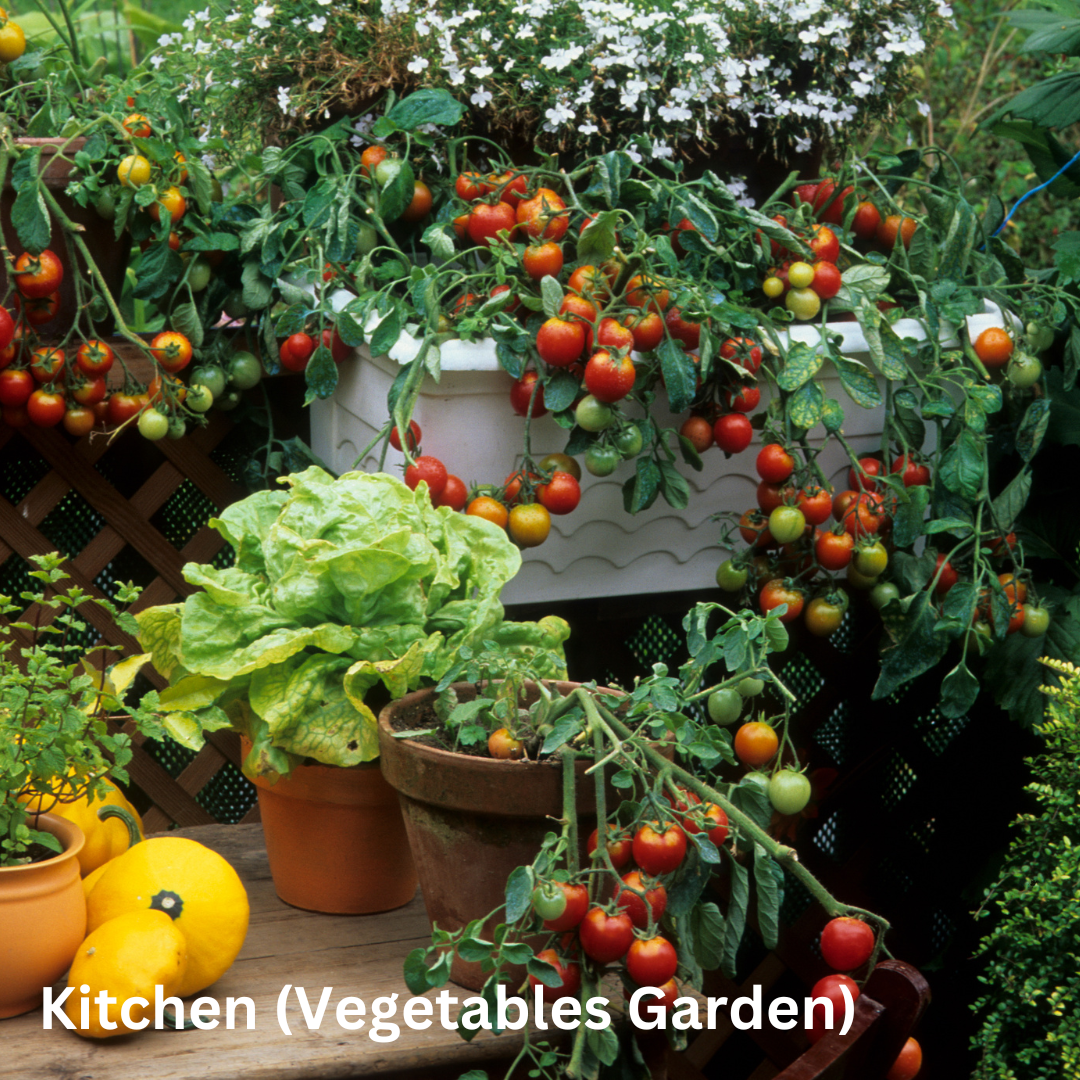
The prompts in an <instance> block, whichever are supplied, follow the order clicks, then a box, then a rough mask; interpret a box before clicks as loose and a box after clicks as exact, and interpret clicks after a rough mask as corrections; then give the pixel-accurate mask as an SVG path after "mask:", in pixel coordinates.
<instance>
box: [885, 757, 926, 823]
mask: <svg viewBox="0 0 1080 1080" xmlns="http://www.w3.org/2000/svg"><path fill="white" fill-rule="evenodd" d="M917 779H918V776H916V774H915V770H914V769H913V768H912V767H911V766H910V765H909V764H908V763H907V762H906V761H905V760H904V759H903V757H901V755H900V754H899V753H897V751H895V750H893V751H892V753H891V754H890V755H889V760H888V762H887V764H886V765H885V782H884V785H883V786H882V789H881V798H882V801H883V802H884V803H885V806H886V807H887V808H888V809H889V810H895V809H896V808H897V807H898V806H899V805H900V803H901V802H902V801H903V798H904V796H905V795H906V794H907V793H908V792H909V791H910V790H911V789H912V788H913V787H914V786H915V781H916V780H917Z"/></svg>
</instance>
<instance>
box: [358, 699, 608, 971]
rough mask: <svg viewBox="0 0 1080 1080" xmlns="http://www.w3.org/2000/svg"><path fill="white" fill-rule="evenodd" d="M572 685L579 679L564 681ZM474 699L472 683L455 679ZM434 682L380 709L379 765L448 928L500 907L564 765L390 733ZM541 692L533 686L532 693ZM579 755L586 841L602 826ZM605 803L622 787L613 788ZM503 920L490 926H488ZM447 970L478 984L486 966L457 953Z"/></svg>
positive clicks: (538, 839)
mask: <svg viewBox="0 0 1080 1080" xmlns="http://www.w3.org/2000/svg"><path fill="white" fill-rule="evenodd" d="M557 685H558V687H559V690H560V692H562V693H567V692H569V691H570V690H571V689H573V688H574V687H575V686H577V685H578V684H577V683H558V684H557ZM454 689H455V690H456V691H457V694H458V698H459V699H460V700H462V701H468V700H471V699H472V698H473V697H475V696H476V688H475V687H474V686H473V685H472V684H471V683H457V684H455V686H454ZM431 696H432V691H431V690H418V691H416V692H415V693H412V694H407V695H406V696H405V697H403V698H401V699H399V700H398V701H395V702H391V704H389V705H387V706H386V708H385V709H383V711H382V713H381V714H380V716H379V752H380V760H381V762H382V768H383V775H384V776H385V777H386V779H387V780H388V781H389V782H390V784H391V785H392V786H393V787H395V788H397V792H398V796H399V798H400V799H401V809H402V812H403V813H404V815H405V828H406V829H407V830H408V833H409V845H410V846H411V847H412V852H413V858H414V859H415V860H416V866H417V869H418V870H419V872H420V889H421V891H422V893H423V895H424V905H425V907H426V908H427V913H428V918H429V919H430V920H431V921H432V923H433V924H434V923H437V924H438V925H439V927H440V928H441V929H443V930H458V929H460V928H461V927H462V926H465V925H466V924H467V923H469V922H471V921H472V920H473V919H477V918H480V917H481V916H483V915H486V914H487V913H488V912H489V911H492V910H493V909H494V908H496V907H498V906H499V905H500V904H501V903H502V901H503V898H504V896H505V893H506V879H507V878H508V877H509V876H510V874H511V872H512V871H513V870H514V869H515V868H517V867H518V866H527V865H528V864H530V863H531V862H532V861H533V859H534V858H535V857H536V854H537V852H538V851H539V850H540V845H541V844H542V843H543V840H544V837H545V836H546V835H547V833H549V832H551V831H553V830H557V829H558V825H557V824H556V822H555V821H553V820H552V818H555V819H558V818H561V817H562V767H561V765H560V764H559V763H558V762H557V761H542V762H537V761H497V760H495V759H494V758H489V757H476V756H473V755H469V754H455V753H452V752H450V751H448V750H439V749H436V748H434V747H430V746H423V745H421V744H419V743H417V742H415V741H414V740H411V739H397V738H394V735H393V732H394V726H393V720H394V717H395V716H396V715H397V714H398V713H399V712H400V711H402V710H403V709H407V708H409V707H410V706H413V705H416V704H418V703H422V702H424V701H426V700H428V699H430V698H431ZM531 700H535V695H533V697H532V698H531ZM588 764H589V763H588V762H581V763H579V773H578V784H577V811H578V825H579V830H580V835H581V840H582V844H583V845H584V842H585V840H586V839H587V838H588V836H589V833H590V832H591V831H592V830H593V829H594V828H595V827H596V791H595V785H594V784H593V781H592V779H591V778H587V777H584V771H585V769H586V768H588ZM609 793H610V794H609V801H608V806H609V807H611V806H612V805H613V804H614V801H615V799H616V795H615V792H614V789H610V788H609ZM499 921H500V920H499V919H495V920H493V921H492V922H491V924H490V925H489V926H488V927H487V928H486V930H487V933H488V936H489V937H490V934H491V932H492V928H493V927H494V925H495V924H496V923H498V922H499ZM450 978H451V979H452V980H453V981H454V982H456V983H457V984H458V985H459V986H464V987H467V988H468V989H470V990H479V989H480V988H481V987H482V986H483V984H484V982H485V980H486V978H487V976H486V975H485V974H484V973H483V972H482V971H481V970H480V964H479V963H466V962H465V961H463V960H462V959H461V958H460V957H457V956H455V957H454V963H453V967H452V969H451V973H450Z"/></svg>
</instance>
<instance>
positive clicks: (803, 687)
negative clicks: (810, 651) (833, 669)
mask: <svg viewBox="0 0 1080 1080" xmlns="http://www.w3.org/2000/svg"><path fill="white" fill-rule="evenodd" d="M780 679H781V681H782V682H783V683H784V685H785V686H786V687H787V688H788V689H789V690H790V691H791V692H792V693H793V694H794V695H795V697H796V698H797V699H798V700H797V703H796V708H797V709H803V708H806V706H807V705H809V704H810V702H811V701H813V700H814V697H815V696H816V694H817V692H818V691H819V690H820V689H821V688H822V687H823V686H824V685H825V676H824V675H822V674H821V672H820V671H818V669H817V668H816V667H814V665H813V664H812V663H811V661H810V660H809V658H808V657H807V656H806V655H805V654H804V653H795V655H794V656H792V658H791V659H790V660H789V661H788V662H787V663H786V664H785V665H784V668H783V670H782V671H781V672H780Z"/></svg>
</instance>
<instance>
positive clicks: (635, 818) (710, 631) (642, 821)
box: [405, 604, 888, 1077]
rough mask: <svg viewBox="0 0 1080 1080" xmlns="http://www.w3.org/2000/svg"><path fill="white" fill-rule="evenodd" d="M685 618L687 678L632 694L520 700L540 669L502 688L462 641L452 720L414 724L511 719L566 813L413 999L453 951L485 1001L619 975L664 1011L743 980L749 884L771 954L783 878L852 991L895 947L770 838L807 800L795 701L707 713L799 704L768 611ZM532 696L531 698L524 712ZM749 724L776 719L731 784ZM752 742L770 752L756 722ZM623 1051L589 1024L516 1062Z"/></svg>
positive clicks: (591, 1068)
mask: <svg viewBox="0 0 1080 1080" xmlns="http://www.w3.org/2000/svg"><path fill="white" fill-rule="evenodd" d="M684 626H685V628H686V630H687V644H688V651H689V659H688V661H687V662H686V663H685V664H684V665H683V666H682V667H681V668H680V669H679V671H678V672H677V674H674V673H672V674H669V672H668V670H667V669H666V667H664V665H656V667H655V669H654V673H653V675H651V676H650V677H648V678H645V679H640V680H638V681H636V682H635V685H634V687H633V688H632V689H631V690H629V691H627V692H626V693H621V692H618V691H613V690H599V689H597V688H596V687H595V686H594V685H589V686H584V687H579V688H577V689H573V690H571V691H570V692H569V693H567V694H565V695H564V694H562V693H560V692H559V690H558V689H557V687H556V685H555V684H553V683H550V682H548V681H545V680H539V681H536V682H534V683H533V684H532V685H533V687H534V691H533V693H532V695H531V697H528V698H527V697H526V696H525V688H526V682H525V680H526V679H528V678H529V676H530V675H531V674H532V671H531V669H530V668H529V667H527V666H524V665H521V664H514V663H512V662H511V664H510V671H509V675H508V677H507V678H506V679H505V680H503V681H492V680H489V679H488V678H487V675H488V674H489V667H490V666H492V665H494V663H495V662H496V660H497V659H500V660H501V662H502V666H503V668H504V670H505V669H506V664H507V658H506V656H505V650H499V649H498V648H496V647H495V646H494V645H492V646H491V647H490V648H489V649H488V650H487V651H482V652H480V653H477V654H476V655H472V654H469V655H464V652H465V650H463V657H462V660H461V662H460V663H459V664H458V665H457V666H456V667H455V668H454V669H453V670H451V671H449V672H448V673H447V674H446V676H445V677H444V679H443V681H442V682H441V683H440V684H439V685H438V686H437V687H436V693H437V695H438V698H437V704H436V714H437V716H439V717H440V719H441V721H442V726H441V728H429V729H425V730H424V731H422V732H412V733H411V734H413V735H417V734H423V735H426V736H432V735H435V736H436V737H438V738H441V739H442V740H443V741H444V742H445V745H447V746H448V747H450V748H456V749H459V750H460V749H468V748H469V747H474V748H475V747H478V746H480V745H482V741H483V739H484V738H485V737H486V736H487V733H488V732H489V731H490V730H491V729H492V727H493V726H494V725H499V728H498V730H499V731H500V732H505V731H507V730H508V728H509V729H510V734H511V735H512V737H514V738H516V739H517V740H518V741H519V742H520V744H521V745H522V747H523V748H524V751H525V753H526V755H527V756H528V757H530V758H533V759H541V758H544V757H554V758H556V759H557V760H558V761H559V762H560V763H561V766H562V770H563V772H562V775H563V819H562V823H561V827H560V828H559V830H558V831H557V832H555V831H553V832H551V833H550V834H549V835H548V836H547V838H546V839H545V841H544V842H543V844H542V846H541V849H540V851H539V852H538V854H537V856H536V858H535V859H534V861H533V862H532V864H531V865H529V866H521V867H518V868H517V869H516V870H515V871H514V872H513V873H512V874H511V876H510V878H509V880H508V882H507V885H506V893H505V902H504V904H503V905H501V906H500V907H499V908H497V909H496V910H495V911H492V912H476V913H475V918H474V919H473V920H472V921H470V922H469V923H468V924H467V925H466V926H464V927H462V928H461V929H460V930H456V931H449V930H442V929H438V928H436V929H435V930H434V931H433V936H432V944H431V946H430V948H421V949H417V950H415V951H414V952H413V953H412V954H411V955H410V956H409V958H408V960H407V961H406V964H405V977H406V981H407V984H408V986H409V989H410V990H411V991H412V992H413V993H423V992H425V991H427V990H429V989H431V988H432V987H437V986H441V985H443V984H444V983H445V982H446V980H447V978H448V977H449V974H450V965H451V962H452V958H453V955H454V953H455V952H456V953H457V954H458V955H461V956H463V957H466V958H467V959H469V960H470V961H473V962H479V963H480V964H481V967H482V970H483V972H484V973H485V975H486V976H487V981H486V983H485V985H484V987H483V989H482V991H481V996H482V998H483V999H484V1000H486V1001H487V1002H488V1003H489V1005H493V1004H494V1003H495V1001H496V1000H497V988H498V987H499V985H500V984H502V985H503V987H504V992H506V991H509V992H512V993H519V992H522V991H524V990H525V989H526V987H528V988H529V989H530V990H531V991H532V992H533V993H539V994H540V995H541V996H542V997H543V999H544V1000H545V1001H556V1000H558V999H559V998H561V997H565V996H573V997H580V999H581V1000H582V1002H584V1001H585V1000H587V999H589V998H591V997H595V996H597V995H598V994H600V993H601V991H602V985H601V984H602V981H603V980H604V978H605V977H606V976H609V975H616V976H617V977H618V979H619V980H620V981H621V984H622V986H623V988H624V989H625V990H626V992H627V994H632V993H633V992H634V991H635V990H637V989H638V988H640V987H655V988H656V989H657V990H658V992H659V994H660V995H661V996H660V999H659V1000H660V1002H661V1005H662V1007H664V1008H667V1009H670V1008H672V1007H674V1006H675V1005H676V1003H677V1001H678V999H679V998H680V997H682V996H683V994H684V992H685V991H686V990H687V989H689V988H696V989H698V990H700V988H701V986H702V978H703V973H704V972H705V971H707V970H711V969H713V968H720V969H721V970H723V971H725V972H726V973H727V974H728V975H729V976H730V975H732V974H733V972H734V964H735V957H736V954H737V951H738V948H739V943H740V941H741V940H742V937H743V933H744V930H745V926H746V920H747V916H748V908H749V904H750V882H751V880H753V883H754V886H755V888H754V894H755V896H756V901H755V903H756V918H757V923H758V926H759V928H760V930H761V933H762V936H763V938H764V941H765V945H766V947H769V948H772V947H775V945H776V941H777V935H778V933H779V908H780V904H781V902H782V899H783V893H784V886H785V880H786V878H787V877H788V876H789V875H790V876H792V877H794V878H796V879H797V880H798V881H799V882H800V883H801V884H802V885H803V886H805V887H806V888H807V889H808V890H809V891H810V893H811V894H812V895H813V896H814V898H815V900H817V902H818V903H819V904H821V905H822V907H823V908H824V910H825V912H826V913H827V914H828V915H829V916H830V917H831V921H829V922H828V923H827V924H826V926H825V931H824V932H823V935H822V943H821V952H822V955H823V956H824V958H825V961H826V962H827V964H831V965H833V966H834V967H836V966H838V965H839V966H841V967H842V969H843V970H844V971H845V972H847V973H848V974H847V975H845V978H847V979H848V982H849V984H850V985H851V986H853V987H855V988H856V989H855V993H857V992H858V989H857V988H858V982H857V980H860V979H863V978H865V976H866V975H867V974H868V972H869V971H870V970H872V969H873V967H874V964H875V963H876V961H877V959H878V958H879V957H880V956H881V955H882V954H884V953H886V950H885V945H884V935H885V932H886V931H887V930H888V924H887V923H886V922H885V921H884V920H882V919H881V918H879V917H878V916H876V915H874V914H872V913H870V912H867V911H863V910H860V909H857V908H854V907H851V906H850V905H846V904H844V903H843V902H841V901H840V900H838V899H836V898H835V897H833V896H831V895H830V894H829V893H828V892H827V891H826V890H825V889H824V888H823V887H822V886H821V884H820V883H819V882H817V881H816V880H815V879H814V878H813V876H812V875H810V874H809V873H808V872H807V871H806V870H805V868H804V867H803V866H802V864H801V863H799V861H798V860H797V858H796V857H795V854H794V851H793V850H792V849H791V848H789V847H787V846H786V845H785V844H783V843H781V842H779V841H778V840H777V839H776V835H775V834H776V832H777V828H776V824H775V822H774V821H773V814H774V809H775V810H776V812H777V813H780V814H797V813H799V812H800V811H801V809H802V808H803V806H805V804H806V802H807V800H808V799H809V795H810V785H809V782H808V781H807V780H806V779H805V777H803V776H802V774H801V772H799V771H798V762H797V759H796V756H795V752H794V748H793V747H792V745H791V742H790V740H789V738H788V735H787V724H788V716H787V710H786V708H785V707H783V705H781V707H780V708H779V709H777V710H776V711H775V712H774V713H773V714H771V715H768V716H767V717H766V716H765V715H764V714H763V713H761V712H760V710H751V711H749V712H748V714H747V716H746V722H745V723H744V724H743V725H742V726H741V727H739V728H736V729H735V730H734V734H733V733H732V729H731V728H730V727H729V726H727V725H729V724H730V723H732V722H733V721H734V719H737V717H735V718H732V717H729V716H728V715H726V714H725V715H721V716H719V717H717V716H716V715H714V712H715V710H714V708H713V703H714V702H715V701H716V700H717V698H718V696H719V697H723V696H724V695H727V694H732V693H734V694H736V696H741V695H742V694H744V693H745V694H748V695H750V697H749V699H750V700H753V699H754V697H755V696H756V695H757V694H758V693H760V691H761V690H762V688H763V687H764V686H765V685H766V684H768V685H769V686H770V687H771V689H772V695H771V700H777V701H780V702H782V703H783V702H789V701H791V700H792V696H791V694H790V692H789V691H788V690H787V688H786V687H785V686H784V685H783V684H782V683H781V682H780V681H779V680H778V679H777V677H776V676H775V675H774V674H773V672H772V670H771V668H770V666H769V656H770V655H771V654H772V653H773V652H776V651H782V650H783V649H784V648H785V647H786V644H787V631H786V630H785V628H784V625H783V623H782V621H781V619H780V618H779V616H778V615H776V614H775V613H773V614H768V615H765V616H761V615H755V614H754V613H753V612H751V611H749V610H744V611H742V612H738V613H735V612H732V611H729V610H727V609H725V608H722V607H720V606H719V605H715V604H699V605H698V606H697V607H696V608H695V609H694V610H693V611H692V612H691V613H690V614H689V615H688V616H687V618H686V620H685V623H684ZM717 672H721V673H722V675H721V677H720V678H719V679H717V676H716V673H717ZM461 680H465V681H467V682H468V683H471V684H473V685H475V686H476V687H477V693H476V696H475V697H473V698H471V699H469V700H458V697H457V693H456V692H455V690H454V687H453V685H452V684H454V683H455V682H459V681H461ZM527 700H533V701H534V702H535V703H534V704H533V705H531V706H529V707H528V708H524V707H523V706H522V703H523V702H524V701H527ZM755 715H756V716H759V717H760V719H753V717H754V716H755ZM508 720H509V724H507V721H508ZM752 729H767V731H768V733H769V737H770V739H771V744H770V746H769V748H768V753H767V754H765V753H761V754H757V755H750V763H749V764H747V765H746V766H745V767H746V769H747V771H746V772H745V773H744V774H742V775H736V776H735V778H734V779H732V778H731V776H732V772H731V770H732V769H735V768H738V767H739V763H740V762H741V761H742V759H743V755H742V754H741V753H740V737H739V735H740V733H741V732H745V731H751V730H752ZM752 741H753V742H754V745H755V746H757V747H759V748H760V740H759V739H758V738H757V734H756V732H754V738H753V739H752ZM665 743H669V744H670V747H671V752H670V756H669V754H666V753H665V751H664V744H665ZM582 758H584V759H586V760H587V761H588V762H589V766H588V768H587V770H586V772H585V774H584V775H585V780H584V782H587V783H590V784H592V785H594V787H595V792H596V800H597V828H596V830H595V831H594V832H593V834H592V836H591V837H590V838H589V842H588V845H587V846H586V847H585V848H584V849H583V848H582V845H581V840H582V839H583V836H582V835H581V833H580V830H581V823H580V821H579V819H578V816H577V809H576V808H577V784H578V783H579V780H578V779H577V778H578V775H579V772H578V769H577V767H576V764H577V762H578V761H579V760H580V759H582ZM782 763H783V764H782ZM721 768H722V769H724V773H723V775H724V776H725V777H727V778H726V779H721V772H720V770H721ZM762 769H765V770H770V771H771V774H772V778H771V780H770V775H769V772H762V771H761V770H762ZM612 791H614V792H616V793H617V795H616V798H615V800H614V801H612V798H611V792H612ZM600 836H604V837H606V838H607V841H606V843H603V844H601V843H600V842H599V837H600ZM582 850H586V851H587V853H588V854H587V857H586V858H582V857H580V855H579V853H580V852H581V851H582ZM721 868H723V870H724V872H725V873H726V874H727V875H729V876H730V879H731V882H732V887H731V889H730V899H729V901H728V903H727V910H726V911H725V912H723V913H722V912H721V909H720V906H719V905H718V903H717V901H716V899H715V896H714V894H713V893H711V892H710V891H709V890H708V889H707V886H708V882H709V880H710V878H711V877H712V875H713V874H714V873H715V872H717V871H718V870H720V869H721ZM522 970H523V972H524V974H523V975H522V974H515V973H517V972H521V971H522ZM822 974H823V975H825V974H826V972H825V970H824V969H823V971H822ZM522 979H524V981H523V982H522V981H521V980H522ZM507 983H509V985H508V986H507V985H506V984H507ZM529 1000H530V1001H531V1000H532V994H530V997H529ZM670 1037H671V1038H672V1039H674V1040H675V1041H676V1042H678V1040H679V1038H680V1037H681V1036H680V1035H679V1034H678V1033H677V1032H675V1031H672V1032H671V1033H670ZM530 1039H531V1037H530ZM623 1052H625V1053H627V1054H630V1053H631V1051H630V1050H629V1049H626V1048H621V1047H620V1040H619V1037H618V1036H617V1035H616V1034H614V1032H613V1031H611V1030H608V1031H607V1032H604V1031H590V1030H588V1029H586V1028H585V1027H584V1026H582V1027H581V1028H580V1029H579V1030H578V1033H577V1035H576V1036H575V1038H574V1041H573V1044H572V1045H571V1046H570V1047H569V1048H568V1049H566V1050H560V1051H555V1050H552V1049H551V1048H550V1047H547V1046H546V1045H544V1046H534V1045H533V1044H532V1042H531V1041H529V1042H526V1044H525V1046H524V1047H523V1049H522V1051H521V1054H520V1055H519V1057H518V1060H517V1062H515V1066H516V1065H517V1064H518V1063H523V1062H527V1063H528V1064H529V1066H531V1067H532V1068H534V1069H537V1070H538V1071H533V1072H531V1073H530V1075H534V1076H535V1075H542V1076H546V1077H547V1076H550V1077H554V1076H568V1077H585V1076H594V1075H596V1070H597V1068H598V1067H599V1063H601V1062H606V1063H608V1064H610V1063H612V1062H613V1061H615V1060H616V1058H617V1057H618V1056H619V1054H620V1053H623ZM549 1070H550V1071H549ZM511 1072H513V1070H511ZM508 1075H509V1074H508Z"/></svg>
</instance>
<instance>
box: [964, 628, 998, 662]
mask: <svg viewBox="0 0 1080 1080" xmlns="http://www.w3.org/2000/svg"><path fill="white" fill-rule="evenodd" d="M964 639H965V641H966V642H967V648H968V652H973V653H975V654H976V655H977V656H982V654H983V653H984V652H986V650H987V649H989V648H990V646H991V645H993V644H994V633H993V631H992V630H991V629H990V626H989V624H988V623H985V622H983V621H982V620H981V619H980V620H979V621H978V622H977V623H975V624H974V625H973V626H971V627H970V628H969V629H968V631H967V632H966V634H965V635H964Z"/></svg>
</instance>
